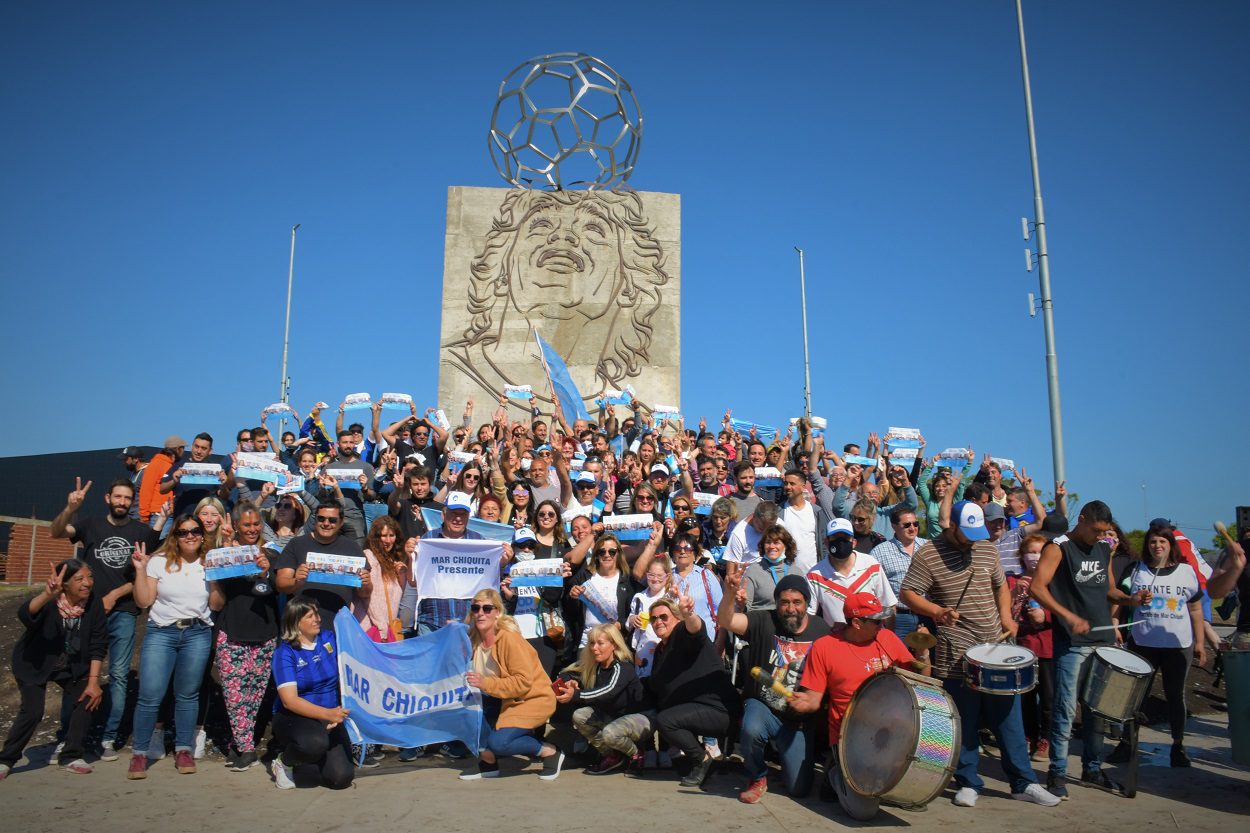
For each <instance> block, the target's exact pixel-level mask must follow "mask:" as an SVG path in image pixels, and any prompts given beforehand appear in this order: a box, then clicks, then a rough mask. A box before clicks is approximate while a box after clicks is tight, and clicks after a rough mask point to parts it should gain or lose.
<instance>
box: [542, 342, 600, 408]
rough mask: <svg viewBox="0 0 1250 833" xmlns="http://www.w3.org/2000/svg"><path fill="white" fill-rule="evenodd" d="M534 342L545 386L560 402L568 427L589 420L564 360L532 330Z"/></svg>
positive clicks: (584, 404) (584, 405)
mask: <svg viewBox="0 0 1250 833" xmlns="http://www.w3.org/2000/svg"><path fill="white" fill-rule="evenodd" d="M534 340H535V341H537V342H538V356H539V358H540V359H542V363H543V370H544V371H546V373H547V384H548V385H550V386H551V392H552V395H554V396H555V397H556V398H557V399H559V401H560V410H561V411H563V412H564V420H565V421H566V422H567V423H568V424H569V425H572V424H573V423H574V422H575V421H576V420H579V419H584V420H589V419H590V412H589V411H587V410H586V403H585V402H584V401H582V394H581V392H580V391H578V389H577V385H575V384H574V383H573V377H572V376H571V375H569V368H568V365H566V364H565V363H564V359H562V358H560V354H559V353H557V352H556V351H555V350H554V349H552V347H551V345H550V344H548V343H547V342H546V341H544V340H543V337H542V336H540V335H539V334H538V330H534Z"/></svg>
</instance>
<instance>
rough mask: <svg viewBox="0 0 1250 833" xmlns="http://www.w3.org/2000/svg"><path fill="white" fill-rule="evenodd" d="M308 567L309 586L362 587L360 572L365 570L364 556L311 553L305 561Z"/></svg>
mask: <svg viewBox="0 0 1250 833" xmlns="http://www.w3.org/2000/svg"><path fill="white" fill-rule="evenodd" d="M304 563H305V564H307V565H308V582H309V584H338V585H343V586H346V587H359V586H360V571H361V570H363V569H365V564H366V563H367V562H366V561H365V557H364V556H363V555H333V554H331V553H328V552H310V553H308V557H307V558H305V559H304Z"/></svg>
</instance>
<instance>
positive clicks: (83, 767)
mask: <svg viewBox="0 0 1250 833" xmlns="http://www.w3.org/2000/svg"><path fill="white" fill-rule="evenodd" d="M65 770H66V771H67V772H72V773H74V774H75V775H90V774H91V770H92V766H91V764H89V763H87V762H86V761H84V760H83V759H82V758H75V759H74V760H72V761H70V762H69V763H68V764H66V765H65Z"/></svg>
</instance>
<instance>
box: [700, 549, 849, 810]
mask: <svg viewBox="0 0 1250 833" xmlns="http://www.w3.org/2000/svg"><path fill="white" fill-rule="evenodd" d="M727 566H728V568H729V570H728V573H727V574H726V576H725V595H724V596H723V597H722V598H721V603H720V607H719V608H718V610H717V611H716V621H717V623H718V624H719V625H720V626H721V628H723V629H728V630H729V631H732V632H733V633H735V634H737V635H738V636H741V637H744V638H745V639H746V641H747V646H746V648H745V652H744V653H745V655H744V656H742V657H740V659H741V661H742V662H744V663H745V664H746V667H747V668H750V669H752V670H753V673H752V674H751V676H750V678H749V679H748V680H747V688H746V691H745V692H744V693H745V701H744V704H743V712H742V731H741V735H740V737H739V742H740V743H741V744H742V766H743V768H744V769H746V771H747V778H749V779H750V783H748V784H747V788H746V789H745V790H743V791H742V792H741V793H739V794H738V800H739V801H741V802H743V803H744V804H755V803H756V802H758V801H759V800H760V799H761V798H762V797H763V795H764V793H766V792H768V766H767V764H765V763H764V750H765V749H766V747H767V746H768V742H769V741H772V742H773V743H775V744H776V746H777V753H778V755H779V756H780V758H781V771H782V774H783V775H784V776H785V779H786V791H787V792H788V793H789V794H790V795H791V796H794V797H795V798H801V797H803V796H805V795H807V794H808V793H809V792H810V791H811V789H812V774H813V772H814V768H813V760H812V759H813V754H812V753H813V749H814V747H815V738H816V725H815V724H813V722H812V720H811V719H810V717H809V716H807V715H802V714H799V713H798V712H796V711H794V709H792V708H791V707H790V699H789V698H788V697H787V696H786V695H784V694H781V693H780V692H778V691H777V689H776V688H775V687H774V686H780V687H781V688H783V689H790V690H793V689H794V687H795V684H796V683H797V682H798V681H799V680H800V679H801V678H802V676H803V664H804V663H805V662H806V661H807V653H808V651H809V650H810V649H811V647H812V643H813V642H815V641H816V640H817V639H819V638H820V637H822V636H825V635H827V634H828V633H829V626H828V625H826V624H825V623H824V622H823V621H822V620H820V619H815V618H813V617H811V616H809V615H808V613H807V606H808V604H809V603H810V602H811V597H812V590H811V587H810V586H808V583H807V580H806V579H804V578H803V577H801V576H796V575H789V576H783V577H782V578H781V580H780V581H779V582H777V587H776V589H774V590H773V600H774V601H775V602H776V605H777V607H776V610H753V611H750V612H748V613H737V612H735V600H736V598H737V596H738V591H739V590H741V589H742V573H743V571H744V569H745V567H744V566H743V565H741V564H729V565H727ZM756 668H758V669H760V674H761V677H760V679H757V678H756V676H755V673H754V669H756ZM768 679H771V681H772V682H771V683H770V682H768ZM761 680H764V681H762V682H761Z"/></svg>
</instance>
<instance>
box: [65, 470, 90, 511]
mask: <svg viewBox="0 0 1250 833" xmlns="http://www.w3.org/2000/svg"><path fill="white" fill-rule="evenodd" d="M90 488H91V481H90V480H88V481H87V485H86V486H84V485H82V478H81V477H75V478H74V491H72V492H70V493H69V498H68V499H67V500H66V501H65V503H66V505H68V506H69V508H70V509H73V510H77V509H78V507H80V506H82V502H83V501H84V500H86V499H87V490H88V489H90Z"/></svg>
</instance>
